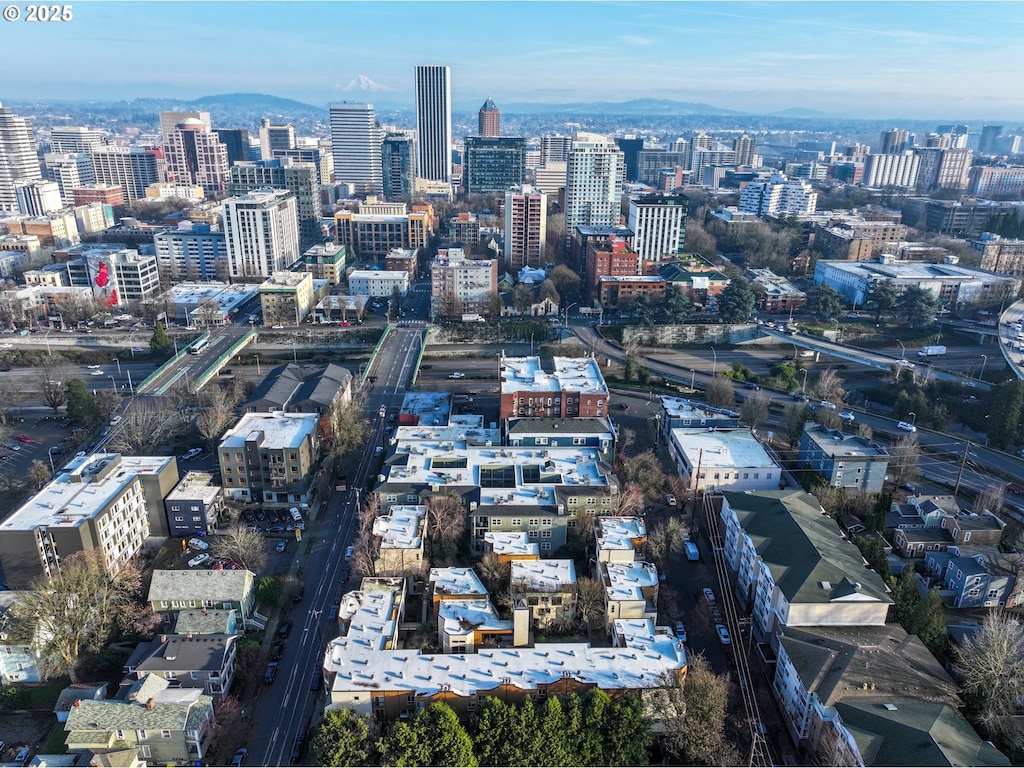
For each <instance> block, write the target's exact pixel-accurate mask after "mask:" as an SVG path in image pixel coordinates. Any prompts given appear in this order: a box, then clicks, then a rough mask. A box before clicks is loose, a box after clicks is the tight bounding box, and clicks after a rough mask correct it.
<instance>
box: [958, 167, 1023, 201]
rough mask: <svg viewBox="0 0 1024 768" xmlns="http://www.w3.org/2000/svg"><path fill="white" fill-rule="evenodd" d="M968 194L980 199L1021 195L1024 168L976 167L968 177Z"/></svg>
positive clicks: (970, 171) (969, 172)
mask: <svg viewBox="0 0 1024 768" xmlns="http://www.w3.org/2000/svg"><path fill="white" fill-rule="evenodd" d="M967 179H968V181H967V194H969V195H978V196H979V197H992V196H995V195H1019V194H1020V193H1021V192H1022V191H1024V168H1022V167H1019V166H1018V167H1009V168H997V167H992V166H988V165H979V166H974V167H973V168H971V169H970V170H969V171H968V175H967Z"/></svg>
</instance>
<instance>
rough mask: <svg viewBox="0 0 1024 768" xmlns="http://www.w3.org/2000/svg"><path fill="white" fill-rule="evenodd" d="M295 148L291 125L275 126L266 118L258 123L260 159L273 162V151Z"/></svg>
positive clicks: (293, 132)
mask: <svg viewBox="0 0 1024 768" xmlns="http://www.w3.org/2000/svg"><path fill="white" fill-rule="evenodd" d="M294 148H295V126H294V125H292V124H291V123H284V124H281V125H275V124H273V123H271V122H270V120H268V119H267V118H265V117H264V118H263V120H262V121H260V159H261V160H273V159H274V150H275V149H294Z"/></svg>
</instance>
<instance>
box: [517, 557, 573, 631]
mask: <svg viewBox="0 0 1024 768" xmlns="http://www.w3.org/2000/svg"><path fill="white" fill-rule="evenodd" d="M509 593H510V595H511V597H512V600H513V601H515V602H517V603H518V602H519V601H522V602H523V603H525V604H526V605H527V606H528V607H529V609H530V619H531V623H532V626H534V627H535V628H537V629H540V630H544V629H547V628H548V627H565V626H569V625H571V624H572V622H573V621H575V619H576V566H575V564H574V563H573V561H572V560H512V561H511V570H510V575H509Z"/></svg>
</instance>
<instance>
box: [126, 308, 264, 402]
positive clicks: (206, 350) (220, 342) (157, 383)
mask: <svg viewBox="0 0 1024 768" xmlns="http://www.w3.org/2000/svg"><path fill="white" fill-rule="evenodd" d="M255 338H256V333H255V332H254V331H253V330H252V329H251V328H250V327H249V326H246V325H227V326H224V327H223V328H218V329H216V330H214V331H212V332H210V333H204V334H201V335H200V336H199V338H198V339H196V340H195V341H194V342H192V343H191V344H189V345H188V346H187V347H185V348H184V349H182V350H180V351H179V352H178V354H176V355H175V356H174V357H172V358H171V359H170V360H168V361H167V362H166V363H164V364H163V365H162V366H160V367H159V368H158V369H157V370H156V371H154V372H153V374H152V375H151V376H150V377H149V378H147V379H146V380H145V381H143V382H142V383H141V384H139V386H138V389H137V393H138V394H140V395H143V394H152V395H163V394H166V393H167V392H169V391H171V390H172V389H177V388H179V387H182V386H184V387H186V388H187V389H189V390H190V391H192V392H196V391H198V390H199V389H200V387H202V386H203V385H204V384H205V383H206V382H207V381H209V380H210V379H211V378H213V377H214V376H216V375H217V372H218V371H219V370H220V369H221V368H222V367H223V366H224V365H225V364H226V363H227V362H228V361H230V360H231V358H232V357H234V356H235V355H237V354H238V353H239V351H241V350H242V349H243V348H244V347H245V346H246V345H248V344H250V343H251V342H252V341H253V340H254V339H255ZM204 339H206V340H207V343H206V344H205V345H203V346H202V349H201V350H200V351H199V352H198V353H197V354H193V350H195V349H196V348H197V345H199V344H200V343H201V342H202V341H203V340H204Z"/></svg>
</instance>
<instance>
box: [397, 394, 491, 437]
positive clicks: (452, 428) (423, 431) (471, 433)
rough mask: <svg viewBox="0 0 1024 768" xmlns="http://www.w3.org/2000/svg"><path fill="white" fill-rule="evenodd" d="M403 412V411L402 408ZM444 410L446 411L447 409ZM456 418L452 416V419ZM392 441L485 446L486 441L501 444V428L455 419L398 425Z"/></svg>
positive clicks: (418, 413) (429, 410)
mask: <svg viewBox="0 0 1024 768" xmlns="http://www.w3.org/2000/svg"><path fill="white" fill-rule="evenodd" d="M445 405H447V403H445ZM431 411H432V409H427V412H431ZM403 412H405V411H404V410H403ZM445 412H446V413H447V411H445ZM416 413H417V415H419V416H420V418H421V419H422V418H423V414H422V413H420V412H418V411H417V412H416ZM456 418H457V417H453V419H456ZM473 420H474V421H477V420H478V419H477V417H474V419H473ZM392 442H393V443H402V444H404V445H413V444H418V443H424V442H426V443H430V442H440V443H456V444H457V445H458V446H459V447H460V448H465V447H466V446H469V445H483V446H486V445H487V443H488V442H490V443H491V445H501V430H500V429H498V428H494V429H490V428H487V427H483V426H475V425H474V426H470V427H467V426H466V425H465V424H462V423H459V421H456V422H455V423H454V424H453V423H451V422H449V423H448V424H442V425H433V424H422V423H421V424H417V425H416V426H414V427H399V428H398V429H396V430H395V435H394V437H393V438H392Z"/></svg>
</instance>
